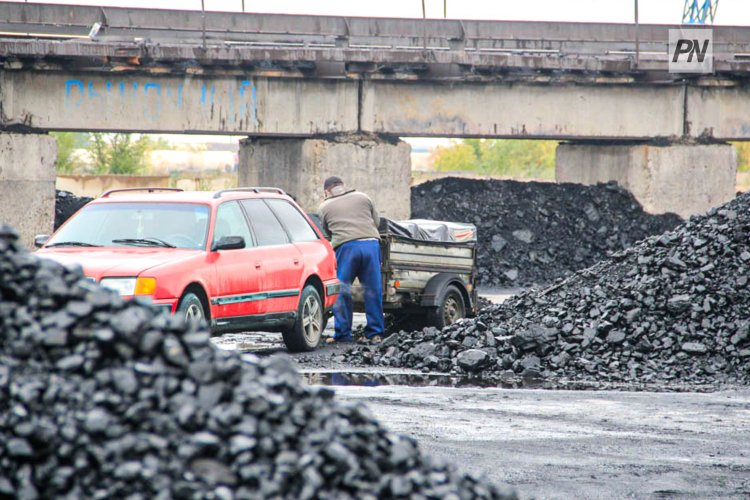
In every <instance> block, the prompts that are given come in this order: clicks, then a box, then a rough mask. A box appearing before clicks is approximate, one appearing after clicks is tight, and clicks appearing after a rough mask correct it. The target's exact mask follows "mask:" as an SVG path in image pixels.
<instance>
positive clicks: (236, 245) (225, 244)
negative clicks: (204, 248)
mask: <svg viewBox="0 0 750 500" xmlns="http://www.w3.org/2000/svg"><path fill="white" fill-rule="evenodd" d="M240 248H245V238H243V237H242V236H222V237H221V238H219V241H217V242H216V243H214V246H213V247H212V248H211V251H213V252H216V251H219V250H239V249H240Z"/></svg>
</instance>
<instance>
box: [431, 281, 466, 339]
mask: <svg viewBox="0 0 750 500" xmlns="http://www.w3.org/2000/svg"><path fill="white" fill-rule="evenodd" d="M465 317H466V303H465V302H464V296H463V294H462V293H461V291H460V290H459V289H458V288H457V287H456V286H455V285H448V286H447V287H446V288H445V291H444V292H443V295H442V296H441V298H440V301H439V305H438V306H437V307H436V308H434V309H431V310H430V311H429V312H428V313H427V322H428V323H429V324H430V325H432V326H435V327H437V328H440V329H441V330H442V329H443V328H445V327H446V326H450V325H452V324H453V323H455V322H456V321H458V320H459V319H462V318H465Z"/></svg>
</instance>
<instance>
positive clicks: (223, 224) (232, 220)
mask: <svg viewBox="0 0 750 500" xmlns="http://www.w3.org/2000/svg"><path fill="white" fill-rule="evenodd" d="M225 236H242V237H243V238H244V239H245V246H246V247H251V246H253V236H252V234H251V233H250V228H249V227H248V225H247V220H246V219H245V216H244V215H243V213H242V209H241V208H240V205H239V204H238V203H237V202H236V201H229V202H227V203H222V204H221V205H219V208H218V210H217V211H216V225H215V226H214V240H213V243H214V244H215V243H216V242H218V241H219V240H220V239H221V238H223V237H225Z"/></svg>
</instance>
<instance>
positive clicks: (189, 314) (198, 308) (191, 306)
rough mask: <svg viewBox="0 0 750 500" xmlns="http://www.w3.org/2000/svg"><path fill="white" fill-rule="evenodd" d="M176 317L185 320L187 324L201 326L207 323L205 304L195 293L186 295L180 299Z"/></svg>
mask: <svg viewBox="0 0 750 500" xmlns="http://www.w3.org/2000/svg"><path fill="white" fill-rule="evenodd" d="M175 315H176V316H181V317H183V318H185V322H186V323H192V324H196V325H200V324H202V323H203V322H205V321H206V312H205V310H204V309H203V302H201V299H200V298H199V297H198V296H197V295H196V294H194V293H192V292H191V293H186V294H185V295H183V296H182V298H181V299H180V303H179V305H178V306H177V312H176V313H175Z"/></svg>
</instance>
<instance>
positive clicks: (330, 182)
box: [323, 175, 344, 191]
mask: <svg viewBox="0 0 750 500" xmlns="http://www.w3.org/2000/svg"><path fill="white" fill-rule="evenodd" d="M342 184H344V181H342V180H341V177H336V176H335V175H332V176H330V177H329V178H327V179H326V180H325V182H323V189H325V190H326V191H327V190H329V189H331V188H332V187H334V186H338V185H342Z"/></svg>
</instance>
